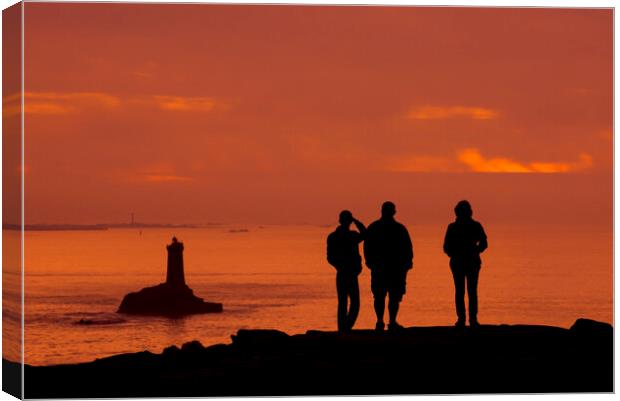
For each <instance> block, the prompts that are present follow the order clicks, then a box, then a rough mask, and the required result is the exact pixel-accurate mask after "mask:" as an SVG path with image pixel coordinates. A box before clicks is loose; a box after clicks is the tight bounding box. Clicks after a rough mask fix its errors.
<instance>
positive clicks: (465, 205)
mask: <svg viewBox="0 0 620 401" xmlns="http://www.w3.org/2000/svg"><path fill="white" fill-rule="evenodd" d="M454 214H456V217H457V218H459V219H469V218H471V216H472V214H473V211H472V210H471V205H470V204H469V202H467V201H466V200H462V201H460V202H459V203H457V204H456V206H455V207H454Z"/></svg>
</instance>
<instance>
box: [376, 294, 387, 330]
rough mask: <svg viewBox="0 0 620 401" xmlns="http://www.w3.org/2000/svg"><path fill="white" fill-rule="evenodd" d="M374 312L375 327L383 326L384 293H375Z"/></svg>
mask: <svg viewBox="0 0 620 401" xmlns="http://www.w3.org/2000/svg"><path fill="white" fill-rule="evenodd" d="M374 307H375V314H376V315H377V329H379V328H383V327H384V326H385V323H384V322H383V314H384V313H385V294H375V301H374Z"/></svg>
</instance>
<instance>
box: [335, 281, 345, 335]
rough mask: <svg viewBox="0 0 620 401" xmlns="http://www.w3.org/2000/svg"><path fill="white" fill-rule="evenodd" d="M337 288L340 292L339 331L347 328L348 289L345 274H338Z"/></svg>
mask: <svg viewBox="0 0 620 401" xmlns="http://www.w3.org/2000/svg"><path fill="white" fill-rule="evenodd" d="M336 290H337V292H338V331H344V330H346V329H347V298H348V291H347V285H346V281H345V276H344V275H343V274H341V273H338V274H336Z"/></svg>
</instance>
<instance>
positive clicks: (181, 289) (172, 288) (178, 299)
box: [118, 238, 223, 316]
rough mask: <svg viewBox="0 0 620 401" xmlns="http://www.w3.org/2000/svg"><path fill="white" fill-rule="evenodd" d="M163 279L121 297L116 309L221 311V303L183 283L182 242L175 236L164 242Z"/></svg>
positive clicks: (177, 312)
mask: <svg viewBox="0 0 620 401" xmlns="http://www.w3.org/2000/svg"><path fill="white" fill-rule="evenodd" d="M166 248H167V250H168V270H167V273H166V282H165V283H161V284H159V285H156V286H153V287H147V288H143V289H141V290H140V291H138V292H131V293H129V294H127V295H125V297H124V298H123V301H122V302H121V305H120V306H119V308H118V313H127V314H136V315H162V316H183V315H190V314H196V313H216V312H222V311H223V306H222V304H221V303H215V302H205V301H204V300H203V299H202V298H199V297H197V296H195V295H194V292H193V291H192V289H191V288H189V286H188V285H187V284H186V283H185V271H184V266H183V249H184V248H183V243H181V242H178V241H177V239H176V238H173V239H172V244H170V245H168V246H167V247H166Z"/></svg>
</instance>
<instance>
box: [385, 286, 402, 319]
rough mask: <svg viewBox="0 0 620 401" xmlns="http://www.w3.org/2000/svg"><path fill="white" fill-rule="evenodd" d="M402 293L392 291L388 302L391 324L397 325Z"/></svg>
mask: <svg viewBox="0 0 620 401" xmlns="http://www.w3.org/2000/svg"><path fill="white" fill-rule="evenodd" d="M401 298H402V297H401V296H400V295H394V293H390V302H389V303H388V312H389V314H390V325H392V326H394V325H396V324H397V323H396V315H398V307H399V306H400V301H401Z"/></svg>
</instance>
